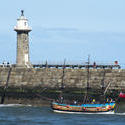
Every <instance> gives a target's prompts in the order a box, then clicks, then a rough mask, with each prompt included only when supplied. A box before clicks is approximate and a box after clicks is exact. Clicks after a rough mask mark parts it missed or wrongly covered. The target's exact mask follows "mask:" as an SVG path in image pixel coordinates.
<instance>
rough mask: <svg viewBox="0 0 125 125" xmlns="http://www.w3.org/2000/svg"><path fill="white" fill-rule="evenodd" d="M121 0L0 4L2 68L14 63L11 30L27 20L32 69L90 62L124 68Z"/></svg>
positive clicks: (123, 3)
mask: <svg viewBox="0 0 125 125" xmlns="http://www.w3.org/2000/svg"><path fill="white" fill-rule="evenodd" d="M124 6H125V0H21V1H19V0H11V1H10V0H4V1H1V7H0V16H1V18H0V20H1V21H0V63H2V62H3V61H9V62H11V63H15V62H16V32H14V30H13V29H14V26H15V25H16V19H17V18H18V17H19V16H20V10H22V9H23V10H24V15H25V16H26V17H27V18H28V19H29V24H30V26H31V27H32V32H31V33H30V36H29V37H30V60H31V62H32V63H40V62H45V61H46V60H48V61H50V62H55V63H56V62H62V61H63V60H64V59H65V58H66V60H67V62H74V63H76V62H79V63H82V62H85V61H86V60H87V56H88V54H89V55H90V56H91V57H90V60H91V62H93V61H96V62H99V63H113V62H114V61H115V60H118V61H119V63H120V64H121V65H122V66H123V67H125V55H124V51H125V49H124V48H125V16H124V15H125V7H124Z"/></svg>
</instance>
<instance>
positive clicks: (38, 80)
mask: <svg viewBox="0 0 125 125" xmlns="http://www.w3.org/2000/svg"><path fill="white" fill-rule="evenodd" d="M8 72H9V67H8V68H7V67H6V68H5V67H4V68H2V67H1V68H0V86H5V84H6V81H7V76H8ZM62 76H63V69H57V68H12V71H11V73H10V78H9V82H8V86H9V87H22V86H26V87H29V88H30V87H42V88H59V87H60V86H61V83H62ZM89 82H90V87H92V88H100V87H101V85H102V84H103V83H104V86H107V84H108V83H109V82H110V83H111V84H110V87H109V89H119V90H120V89H125V70H124V69H90V81H89ZM86 83H87V70H86V69H65V74H64V85H65V87H67V88H84V87H86Z"/></svg>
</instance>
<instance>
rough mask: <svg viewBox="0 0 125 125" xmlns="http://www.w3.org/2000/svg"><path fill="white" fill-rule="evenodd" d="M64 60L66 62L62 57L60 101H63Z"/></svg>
mask: <svg viewBox="0 0 125 125" xmlns="http://www.w3.org/2000/svg"><path fill="white" fill-rule="evenodd" d="M65 62H66V59H64V64H63V74H62V83H61V92H60V103H63V90H64V76H65Z"/></svg>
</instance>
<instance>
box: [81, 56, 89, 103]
mask: <svg viewBox="0 0 125 125" xmlns="http://www.w3.org/2000/svg"><path fill="white" fill-rule="evenodd" d="M86 64H87V66H86V68H87V86H86V91H85V96H84V101H83V103H86V102H87V100H88V90H89V88H90V87H89V79H90V71H89V68H90V55H88V62H86Z"/></svg>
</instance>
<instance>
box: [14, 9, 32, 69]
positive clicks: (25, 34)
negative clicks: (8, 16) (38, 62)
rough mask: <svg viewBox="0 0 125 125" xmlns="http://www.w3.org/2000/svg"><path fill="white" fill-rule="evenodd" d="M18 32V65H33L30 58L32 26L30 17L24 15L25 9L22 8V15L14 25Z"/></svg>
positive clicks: (28, 66)
mask: <svg viewBox="0 0 125 125" xmlns="http://www.w3.org/2000/svg"><path fill="white" fill-rule="evenodd" d="M14 30H15V31H16V32H17V55H16V66H17V67H27V68H30V67H31V63H30V58H29V32H30V31H31V27H29V25H28V19H27V18H26V17H25V16H24V11H23V10H21V16H20V17H19V18H18V19H17V25H16V26H15V27H14Z"/></svg>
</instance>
